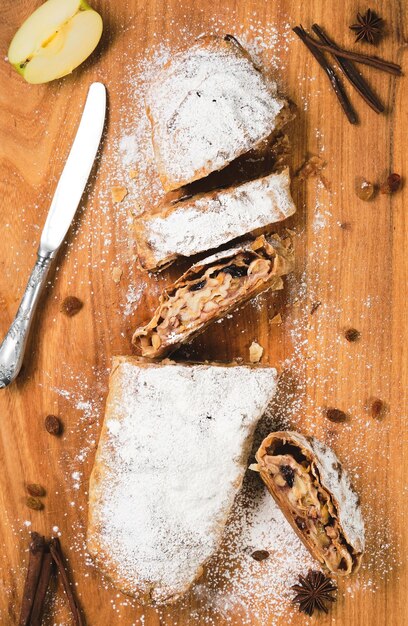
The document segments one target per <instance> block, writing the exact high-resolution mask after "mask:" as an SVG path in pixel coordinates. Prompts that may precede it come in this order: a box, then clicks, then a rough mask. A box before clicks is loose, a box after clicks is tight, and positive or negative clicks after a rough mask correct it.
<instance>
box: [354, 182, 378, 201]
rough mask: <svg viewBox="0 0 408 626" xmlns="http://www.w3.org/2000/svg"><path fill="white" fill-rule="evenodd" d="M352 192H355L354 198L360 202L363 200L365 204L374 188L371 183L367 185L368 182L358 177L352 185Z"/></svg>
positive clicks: (371, 195) (372, 193)
mask: <svg viewBox="0 0 408 626" xmlns="http://www.w3.org/2000/svg"><path fill="white" fill-rule="evenodd" d="M354 191H355V192H356V196H357V197H358V198H360V200H364V201H365V202H367V201H368V200H371V198H372V197H373V195H374V191H375V187H374V185H373V184H372V183H369V182H368V180H366V179H365V178H363V177H362V176H358V177H357V178H356V180H355V183H354Z"/></svg>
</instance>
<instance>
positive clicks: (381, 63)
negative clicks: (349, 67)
mask: <svg viewBox="0 0 408 626" xmlns="http://www.w3.org/2000/svg"><path fill="white" fill-rule="evenodd" d="M293 30H294V32H295V33H296V34H297V35H299V32H298V31H301V32H302V33H303V38H304V40H305V41H307V42H308V43H309V44H310V45H312V46H316V48H319V50H321V51H323V52H329V53H330V54H332V55H334V56H339V57H341V58H343V59H350V60H351V61H356V62H357V63H363V64H364V65H370V66H371V67H375V68H376V69H377V70H382V71H384V72H388V73H389V74H394V75H395V76H402V67H401V66H400V65H398V64H397V63H393V62H392V61H385V60H384V59H380V58H379V57H376V56H369V55H368V54H360V53H359V52H352V51H351V50H345V49H344V48H340V46H336V47H333V46H332V45H329V44H326V43H321V42H320V41H318V40H317V39H315V38H314V37H312V36H311V35H309V33H307V32H306V31H305V29H304V28H303V26H300V27H299V26H296V27H295V28H294V29H293ZM299 36H300V35H299Z"/></svg>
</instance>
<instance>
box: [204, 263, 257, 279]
mask: <svg viewBox="0 0 408 626" xmlns="http://www.w3.org/2000/svg"><path fill="white" fill-rule="evenodd" d="M221 272H222V273H223V274H230V275H231V276H232V278H241V277H242V276H247V274H248V268H247V267H245V265H226V266H225V267H221V268H220V269H219V270H215V272H214V273H213V274H212V276H213V277H214V278H216V277H217V276H218V274H220V273H221Z"/></svg>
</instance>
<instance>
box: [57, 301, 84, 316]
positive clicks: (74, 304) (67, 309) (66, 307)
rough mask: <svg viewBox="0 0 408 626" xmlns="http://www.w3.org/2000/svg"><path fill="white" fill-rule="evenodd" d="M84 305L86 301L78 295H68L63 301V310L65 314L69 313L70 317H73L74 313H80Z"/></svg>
mask: <svg viewBox="0 0 408 626" xmlns="http://www.w3.org/2000/svg"><path fill="white" fill-rule="evenodd" d="M83 306H84V303H83V302H82V300H80V299H79V298H77V297H76V296H67V297H66V298H64V300H63V301H62V304H61V312H62V313H65V315H67V316H68V317H73V316H74V315H76V314H77V313H79V311H80V310H81V309H82V307H83Z"/></svg>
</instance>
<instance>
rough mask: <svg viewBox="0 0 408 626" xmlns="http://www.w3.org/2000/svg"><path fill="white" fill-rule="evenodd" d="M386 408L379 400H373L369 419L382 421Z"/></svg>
mask: <svg viewBox="0 0 408 626" xmlns="http://www.w3.org/2000/svg"><path fill="white" fill-rule="evenodd" d="M386 408H387V407H386V405H385V402H383V401H382V400H380V398H374V400H373V401H372V402H371V417H373V418H374V419H377V420H380V419H382V418H383V417H384V415H385V412H386Z"/></svg>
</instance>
